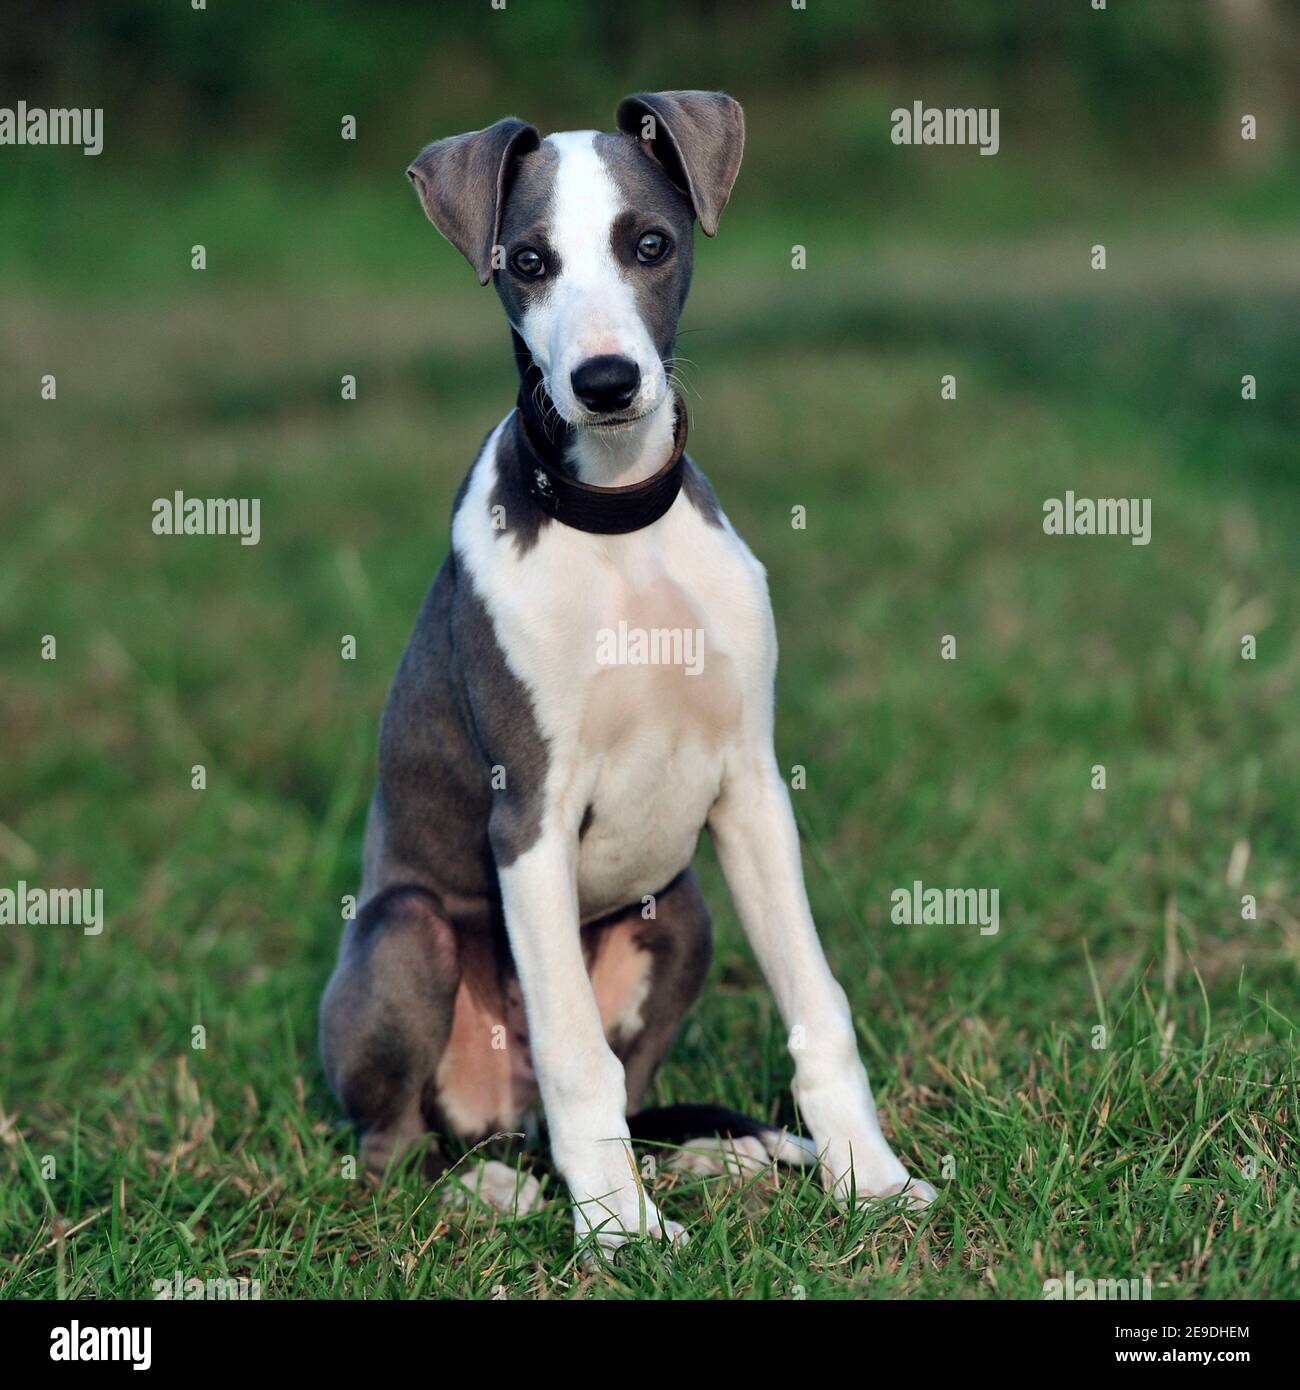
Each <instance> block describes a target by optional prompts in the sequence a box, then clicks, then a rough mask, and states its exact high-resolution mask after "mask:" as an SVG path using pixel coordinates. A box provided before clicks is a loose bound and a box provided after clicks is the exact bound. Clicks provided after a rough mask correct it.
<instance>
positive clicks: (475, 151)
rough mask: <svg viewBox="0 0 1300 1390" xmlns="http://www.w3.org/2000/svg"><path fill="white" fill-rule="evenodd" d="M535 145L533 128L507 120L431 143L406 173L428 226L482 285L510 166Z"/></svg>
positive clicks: (486, 276)
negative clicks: (438, 234)
mask: <svg viewBox="0 0 1300 1390" xmlns="http://www.w3.org/2000/svg"><path fill="white" fill-rule="evenodd" d="M539 144H541V136H540V135H538V133H537V131H536V130H535V129H534V128H533V127H532V126H530V125H529V124H528V123H527V122H526V121H519V120H516V119H515V118H514V117H513V116H507V117H506V119H505V120H503V121H498V122H497V123H496V124H495V125H490V126H488V128H487V129H486V130H472V131H470V132H469V134H468V135H453V136H451V137H449V138H448V139H446V140H435V141H434V142H433V144H432V145H426V146H425V147H424V149H422V150H421V151H420V153H419V155H418V156H417V157H416V159H415V161H414V162H413V163H412V164H411V166H410V168H409V169H407V171H406V176H407V178H409V179H410V180H411V182H412V183H413V184H414V185H415V191H416V192H417V193H418V194H419V195H420V202H422V203H423V204H424V210H425V212H426V213H427V214H428V216H429V221H430V222H432V223H433V225H434V226H435V227H437V229H438V230H439V231H440V232H441V233H442V234H443V236H445V237H446V238H447V240H448V241H449V242H451V244H452V245H453V246H454V247H455V248H456V250H457V251H459V252H460V253H461V255H462V256H464V257H465V259H466V260H467V261H468V262H469V263H470V265H472V266H473V267H474V272H475V274H476V275H477V276H478V282H479V284H480V285H486V284H487V282H488V281H489V280H490V279H491V278H492V248H493V247H494V246H495V245H496V242H497V237H498V235H499V233H500V231H501V209H502V207H503V206H504V205H505V198H506V193H507V192H508V191H509V188H510V177H511V172H512V169H513V166H514V161H515V160H516V159H517V158H518V157H519V155H521V154H526V153H527V152H528V151H529V150H535V149H536V148H537V146H538V145H539Z"/></svg>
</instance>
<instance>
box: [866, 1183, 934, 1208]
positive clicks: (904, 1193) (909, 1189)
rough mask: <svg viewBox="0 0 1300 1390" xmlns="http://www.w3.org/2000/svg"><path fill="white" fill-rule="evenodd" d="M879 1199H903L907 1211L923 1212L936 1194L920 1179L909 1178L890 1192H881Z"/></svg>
mask: <svg viewBox="0 0 1300 1390" xmlns="http://www.w3.org/2000/svg"><path fill="white" fill-rule="evenodd" d="M879 1195H880V1196H881V1197H905V1198H906V1199H907V1202H906V1205H907V1207H908V1210H909V1211H924V1210H925V1209H926V1207H928V1206H929V1205H930V1203H931V1202H933V1201H934V1200H935V1199H936V1198H937V1197H938V1195H939V1194H938V1193H937V1192H936V1191H935V1190H934V1188H932V1187H931V1186H930V1184H929V1183H928V1182H925V1181H924V1180H922V1179H921V1178H911V1179H909V1180H907V1181H906V1182H901V1183H899V1184H898V1186H897V1187H895V1188H894V1189H893V1190H892V1191H887V1192H882V1193H880V1194H879Z"/></svg>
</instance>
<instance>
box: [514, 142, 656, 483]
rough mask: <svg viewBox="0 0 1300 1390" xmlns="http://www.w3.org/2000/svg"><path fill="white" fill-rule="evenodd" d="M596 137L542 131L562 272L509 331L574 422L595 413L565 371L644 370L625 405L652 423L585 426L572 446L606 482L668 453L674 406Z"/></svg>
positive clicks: (590, 472) (582, 467) (586, 475)
mask: <svg viewBox="0 0 1300 1390" xmlns="http://www.w3.org/2000/svg"><path fill="white" fill-rule="evenodd" d="M595 136H596V132H595V131H591V130H579V131H566V132H563V133H562V134H559V135H551V136H548V137H547V143H548V144H550V145H553V146H555V148H556V149H557V150H558V151H559V156H560V159H559V165H558V167H557V170H556V175H555V191H554V205H553V206H554V210H553V213H552V216H551V220H550V224H549V234H550V237H551V240H552V242H553V244H554V247H555V252H556V255H557V256H558V257H559V262H560V272H559V274H558V275H557V276H556V277H555V282H554V284H552V285H551V286H550V287H549V289H548V290H547V293H546V294H545V295H544V296H543V297H542V298H541V299H540V300H539V301H538V303H537V304H536V306H535V307H533V308H532V309H530V310H529V311H528V312H527V313H526V314H525V315H524V316H523V321H522V322H521V323H517V324H515V328H516V329H517V330H518V331H519V333H520V335H521V336H522V338H523V340H524V342H526V343H527V344H528V350H529V351H530V352H531V353H532V355H533V360H534V362H536V364H537V366H538V367H539V368H540V369H541V372H542V375H543V377H544V378H545V380H546V389H547V391H548V392H549V394H550V397H551V400H552V401H553V402H554V404H555V408H556V409H557V410H558V411H559V412H560V414H561V415H562V416H563V417H564V418H565V419H566V420H568V421H569V423H570V424H574V425H586V424H589V423H590V422H591V421H592V419H593V418H594V417H593V416H592V414H591V412H590V411H589V410H587V408H586V407H585V406H584V405H583V404H582V403H581V402H580V401H579V400H578V398H577V397H576V396H575V395H574V394H573V385H572V383H571V381H570V376H571V375H572V373H573V370H574V369H575V368H576V367H578V366H579V365H581V364H582V363H583V362H585V361H587V359H588V358H590V357H599V356H602V355H603V354H606V353H612V354H614V355H616V356H619V357H626V358H629V359H630V360H631V361H633V362H635V363H636V365H637V367H638V368H639V369H640V372H641V384H640V386H639V387H638V388H637V394H636V396H635V397H634V398H633V400H632V403H631V405H630V406H629V407H628V410H629V412H630V414H632V415H633V416H642V415H645V416H653V417H654V419H655V425H654V427H653V428H650V429H647V430H643V431H638V432H636V433H635V434H632V433H630V432H629V430H628V428H627V427H623V428H622V429H619V430H616V431H609V432H594V431H593V432H586V433H585V437H584V438H583V439H582V440H581V441H580V443H579V445H578V463H579V473H580V476H582V477H583V479H584V481H587V482H593V483H597V484H599V485H601V486H611V487H612V486H617V485H619V484H620V483H622V482H630V481H634V480H635V479H634V478H632V477H628V476H626V475H627V474H629V473H632V472H635V471H636V470H637V466H638V465H639V464H641V463H642V462H643V459H645V458H648V457H650V456H651V455H652V454H654V453H655V452H658V463H662V462H663V460H664V459H665V458H666V457H667V455H668V443H669V441H671V439H672V406H671V400H670V398H669V393H668V378H667V374H666V373H665V371H664V366H663V363H662V362H661V361H660V359H659V354H658V352H657V351H656V350H655V345H654V342H653V341H652V339H651V337H650V334H649V332H648V330H647V329H646V326H645V323H644V322H643V320H642V318H641V316H640V314H638V313H637V308H636V298H635V296H634V295H633V293H632V288H631V286H630V285H629V284H628V282H627V280H626V279H625V278H624V277H623V273H622V269H621V267H620V266H619V264H618V262H617V261H616V260H615V259H614V254H613V252H612V251H611V250H610V241H609V233H610V226H611V224H612V223H613V221H614V219H615V217H617V216H618V214H619V212H620V211H621V210H622V202H621V199H620V195H619V191H618V188H617V186H616V185H615V183H614V181H613V179H611V178H610V176H609V171H608V169H607V168H606V167H605V165H604V163H603V161H602V160H601V158H600V155H599V154H598V153H597V152H596V148H595V143H594V142H595ZM633 441H635V444H634V447H632V448H630V449H629V447H628V445H629V444H631V443H633ZM661 446H662V448H661ZM658 463H656V464H655V465H654V466H655V467H658ZM653 471H654V469H653V468H646V469H644V472H645V473H648V472H653ZM643 475H644V474H643Z"/></svg>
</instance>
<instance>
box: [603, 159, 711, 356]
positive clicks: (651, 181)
mask: <svg viewBox="0 0 1300 1390" xmlns="http://www.w3.org/2000/svg"><path fill="white" fill-rule="evenodd" d="M595 150H596V153H597V155H598V156H599V157H600V161H601V163H602V164H603V165H604V166H605V168H606V170H607V171H608V173H609V176H610V178H611V179H612V180H613V183H614V186H615V187H616V188H617V189H618V193H619V198H620V201H621V202H622V205H623V207H622V211H621V212H620V213H619V214H618V216H617V217H615V218H614V221H613V225H612V226H611V227H610V251H611V252H612V253H613V256H614V259H615V260H616V261H617V262H618V264H619V266H620V267H621V268H622V274H623V278H624V279H625V280H626V281H627V282H628V284H629V285H630V286H631V287H632V292H633V294H634V296H635V298H636V306H637V312H638V314H639V315H640V316H641V319H642V321H643V322H644V323H645V325H646V328H647V329H648V330H649V333H650V337H651V340H652V341H653V343H654V345H655V348H656V349H657V350H658V353H659V356H660V357H661V358H662V359H663V360H664V361H665V362H668V361H670V360H671V358H672V353H673V344H674V342H675V341H676V338H677V320H678V319H679V318H680V317H681V312H682V306H683V305H684V304H685V303H686V295H687V293H688V292H689V290H690V288H691V270H692V267H693V265H694V260H695V248H694V240H693V230H694V218H693V215H692V212H691V204H690V200H689V199H688V198H687V197H686V196H685V194H683V193H682V192H681V190H680V189H678V188H676V187H675V186H674V184H673V182H672V180H671V179H670V178H669V177H668V175H667V174H666V173H665V172H664V171H663V169H661V168H660V166H659V165H658V164H656V163H655V161H654V160H653V159H651V158H650V156H649V155H647V154H646V153H645V152H644V151H643V150H642V148H641V146H640V145H639V144H638V143H637V141H635V140H634V139H632V137H631V136H630V135H603V134H602V135H597V136H596V140H595ZM648 231H659V232H666V233H667V234H668V235H669V236H670V237H671V238H672V242H673V249H672V251H671V252H670V253H669V254H668V256H666V257H665V258H664V259H663V260H662V261H660V262H658V263H657V264H655V265H642V264H641V262H640V261H638V260H637V258H636V244H637V241H638V240H639V239H640V237H641V235H642V234H643V233H644V232H648Z"/></svg>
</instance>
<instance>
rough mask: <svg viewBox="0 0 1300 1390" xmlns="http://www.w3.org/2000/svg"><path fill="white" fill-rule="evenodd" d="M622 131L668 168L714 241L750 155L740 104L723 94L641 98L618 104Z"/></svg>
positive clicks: (662, 94) (643, 94)
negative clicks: (743, 158)
mask: <svg viewBox="0 0 1300 1390" xmlns="http://www.w3.org/2000/svg"><path fill="white" fill-rule="evenodd" d="M618 128H619V129H620V130H621V131H622V132H623V133H624V135H631V136H633V137H634V138H636V139H637V140H639V141H640V142H641V148H642V149H643V150H645V152H646V154H648V155H649V156H650V158H651V159H654V160H656V161H657V162H658V163H659V164H661V165H662V166H663V169H664V172H665V173H666V174H667V175H668V177H669V178H670V179H672V181H673V182H674V183H675V184H676V185H677V186H678V187H679V188H680V189H681V190H682V192H683V193H685V194H687V195H688V196H689V198H690V200H691V203H692V204H693V205H694V208H695V215H696V217H698V218H699V219H700V227H701V228H702V230H703V231H704V234H705V235H706V236H712V235H713V234H714V233H715V232H716V231H717V230H718V218H719V217H721V216H722V209H723V208H725V207H726V206H727V199H728V198H729V197H731V186H732V184H734V183H735V182H736V175H737V174H738V173H739V172H740V157H741V155H742V153H743V152H744V149H745V113H744V112H743V111H742V110H741V109H740V103H739V102H738V101H733V100H732V99H731V98H730V97H729V96H726V95H725V94H724V93H722V92H638V93H637V94H636V95H635V96H630V97H625V98H624V99H623V100H622V101H621V102H620V103H619V107H618Z"/></svg>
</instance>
